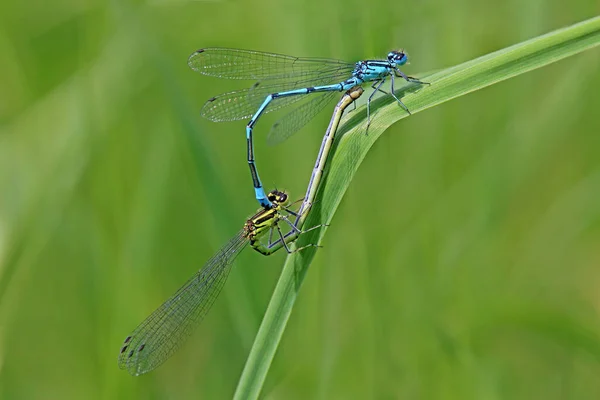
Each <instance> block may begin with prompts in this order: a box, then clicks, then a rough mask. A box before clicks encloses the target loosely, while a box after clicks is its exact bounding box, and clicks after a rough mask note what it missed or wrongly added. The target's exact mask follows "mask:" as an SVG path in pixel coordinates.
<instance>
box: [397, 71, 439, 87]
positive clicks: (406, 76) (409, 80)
mask: <svg viewBox="0 0 600 400" xmlns="http://www.w3.org/2000/svg"><path fill="white" fill-rule="evenodd" d="M394 73H395V74H396V76H397V77H399V78H402V79H404V80H405V81H407V82H412V83H420V84H423V85H431V83H429V82H423V81H420V80H418V79H417V78H413V77H412V76H408V75H406V74H405V73H404V72H402V71H400V70H399V69H398V68H396V69H395V70H394Z"/></svg>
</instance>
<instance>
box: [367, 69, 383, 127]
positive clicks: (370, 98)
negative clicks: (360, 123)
mask: <svg viewBox="0 0 600 400" xmlns="http://www.w3.org/2000/svg"><path fill="white" fill-rule="evenodd" d="M384 82H385V78H383V79H381V80H380V81H379V83H377V81H375V82H373V85H371V87H372V88H373V89H375V90H374V91H373V93H371V95H370V96H369V98H368V99H367V131H368V130H369V126H371V100H372V99H373V96H375V93H377V92H378V91H380V89H379V88H380V87H381V85H383V83H384ZM375 85H377V87H375ZM381 91H382V90H381ZM384 93H385V92H384Z"/></svg>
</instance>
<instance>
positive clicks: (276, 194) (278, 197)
mask: <svg viewBox="0 0 600 400" xmlns="http://www.w3.org/2000/svg"><path fill="white" fill-rule="evenodd" d="M267 199H269V201H270V202H271V203H276V204H278V205H286V204H287V203H288V201H289V198H288V195H287V193H285V192H280V191H279V190H272V191H270V192H269V193H268V194H267Z"/></svg>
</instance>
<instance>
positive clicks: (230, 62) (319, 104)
mask: <svg viewBox="0 0 600 400" xmlns="http://www.w3.org/2000/svg"><path fill="white" fill-rule="evenodd" d="M407 61H408V55H407V54H406V53H405V52H404V51H402V50H399V51H390V52H389V53H388V55H387V58H386V59H385V60H364V61H359V62H357V63H348V62H345V61H339V60H332V59H323V58H298V57H291V56H285V55H281V54H272V53H263V52H258V51H248V50H237V49H225V48H206V49H200V50H198V51H196V52H194V53H193V54H192V55H191V56H190V57H189V60H188V64H189V66H190V68H192V69H193V70H195V71H198V72H200V73H202V74H204V75H209V76H216V77H219V78H227V79H251V80H255V81H257V82H256V83H255V84H254V85H253V86H252V87H251V88H247V89H242V90H238V91H234V92H229V93H224V94H221V95H218V96H216V97H213V98H211V99H209V100H208V101H207V102H206V104H205V105H204V107H203V108H202V111H201V113H202V115H203V116H204V117H206V118H208V119H210V120H211V121H216V122H219V121H232V120H238V119H246V118H250V122H248V125H247V126H246V141H247V147H248V165H249V167H250V174H251V175H252V183H253V185H254V191H255V195H256V199H257V200H258V201H259V203H260V204H261V206H263V207H271V202H270V201H269V199H268V197H267V196H266V194H265V191H264V189H263V187H262V183H261V181H260V178H259V176H258V171H257V170H256V164H255V160H254V146H253V140H252V131H253V129H254V126H255V125H256V122H257V121H258V119H259V118H260V116H261V115H262V114H264V113H266V112H270V111H274V110H277V109H279V108H282V107H284V106H287V105H289V104H292V103H296V102H298V101H299V100H301V99H302V98H304V96H302V95H306V94H309V93H319V94H320V95H319V96H312V97H311V99H310V100H309V101H306V102H304V103H302V104H301V105H300V106H299V107H297V108H295V109H294V110H293V111H291V112H290V113H289V114H288V115H286V116H285V117H284V118H283V119H282V120H280V121H279V122H278V123H276V124H275V125H273V128H272V129H271V133H270V134H269V140H270V142H272V143H275V142H279V141H281V140H283V139H285V138H287V137H289V136H290V135H291V134H293V133H294V132H296V131H297V130H298V129H300V128H302V127H303V126H304V125H305V124H306V123H307V122H308V121H309V120H311V119H312V118H313V117H314V116H315V115H316V114H317V113H318V112H319V111H320V110H322V109H323V107H325V105H326V104H327V103H328V101H329V100H330V99H331V98H332V96H333V93H334V92H341V91H343V90H348V89H350V88H351V87H353V86H356V85H362V84H363V83H365V82H373V84H372V85H371V86H372V87H373V89H375V91H374V92H373V93H372V94H371V96H369V99H368V101H367V121H368V122H367V124H370V121H371V119H370V103H371V100H372V98H373V96H374V95H375V93H377V92H381V93H385V94H389V95H391V96H392V97H393V98H394V99H396V101H397V102H398V104H399V105H400V106H401V107H402V108H404V109H405V110H406V111H407V112H409V110H408V108H407V107H406V106H405V105H404V104H403V103H402V101H400V99H399V98H398V97H397V96H396V94H395V93H394V78H395V77H399V78H402V79H405V80H406V81H408V82H414V83H418V84H423V83H426V82H421V81H420V80H418V79H416V78H412V77H410V76H407V75H406V74H404V73H403V72H402V71H400V69H399V67H400V66H402V65H404V64H406V62H407ZM387 77H390V80H391V92H390V93H388V92H386V91H384V90H383V89H381V86H382V85H383V84H384V82H385V81H386V79H387ZM271 102H273V105H271ZM270 105H271V106H270ZM269 106H270V107H269ZM409 113H410V112H409Z"/></svg>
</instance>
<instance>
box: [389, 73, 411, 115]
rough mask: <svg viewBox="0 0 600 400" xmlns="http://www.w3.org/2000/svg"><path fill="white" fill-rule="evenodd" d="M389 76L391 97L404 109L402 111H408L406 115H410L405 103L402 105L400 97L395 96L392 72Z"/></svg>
mask: <svg viewBox="0 0 600 400" xmlns="http://www.w3.org/2000/svg"><path fill="white" fill-rule="evenodd" d="M390 76H391V79H392V93H391V94H392V97H393V98H394V99H396V101H397V102H398V104H400V107H402V108H403V109H404V111H406V112H407V113H408V115H412V114H411V113H410V110H409V109H408V107H406V105H404V103H403V102H402V101H400V99H399V98H398V97H396V93H394V92H395V91H394V75H393V74H392V75H390Z"/></svg>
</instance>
